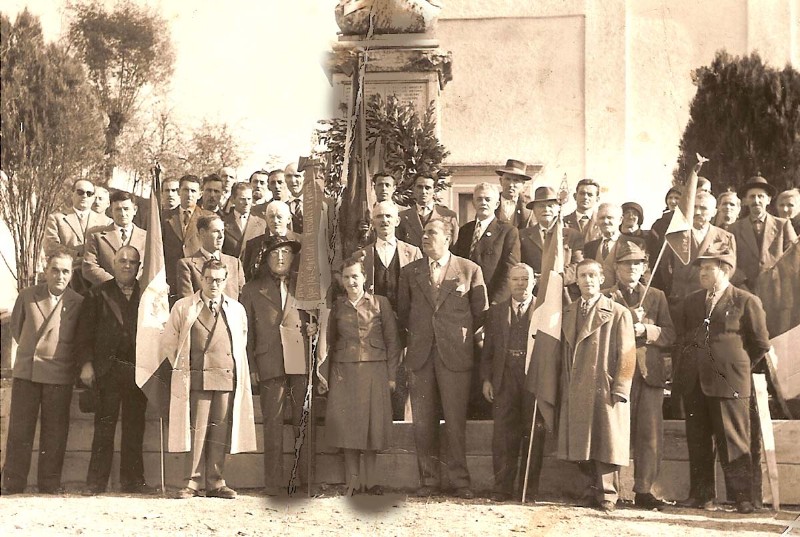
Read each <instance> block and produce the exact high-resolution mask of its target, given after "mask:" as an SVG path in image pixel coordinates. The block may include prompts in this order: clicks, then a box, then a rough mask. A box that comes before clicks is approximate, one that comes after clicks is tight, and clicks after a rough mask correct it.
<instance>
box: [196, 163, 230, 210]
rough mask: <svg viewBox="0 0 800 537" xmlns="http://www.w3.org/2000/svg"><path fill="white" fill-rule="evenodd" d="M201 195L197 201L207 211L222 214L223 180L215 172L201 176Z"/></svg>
mask: <svg viewBox="0 0 800 537" xmlns="http://www.w3.org/2000/svg"><path fill="white" fill-rule="evenodd" d="M202 188H203V196H202V197H201V198H200V200H199V201H198V203H199V204H200V206H201V207H203V209H205V210H206V211H208V212H211V213H214V214H217V215H220V216H222V215H223V214H225V213H224V211H223V207H222V196H223V194H224V192H225V181H223V180H222V177H220V176H219V175H217V174H216V173H212V174H210V175H206V176H205V177H203V183H202Z"/></svg>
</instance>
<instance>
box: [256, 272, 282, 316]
mask: <svg viewBox="0 0 800 537" xmlns="http://www.w3.org/2000/svg"><path fill="white" fill-rule="evenodd" d="M279 285H280V284H279V283H278V282H277V281H276V280H275V278H272V277H267V278H264V279H263V280H262V283H261V287H259V288H258V292H259V293H261V295H262V296H263V297H264V298H266V299H267V300H269V301H270V302H272V303H273V304H275V305H276V306H278V309H279V310H282V309H283V305H282V304H281V289H280V287H279Z"/></svg>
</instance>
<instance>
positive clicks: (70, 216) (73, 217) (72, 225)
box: [43, 179, 111, 293]
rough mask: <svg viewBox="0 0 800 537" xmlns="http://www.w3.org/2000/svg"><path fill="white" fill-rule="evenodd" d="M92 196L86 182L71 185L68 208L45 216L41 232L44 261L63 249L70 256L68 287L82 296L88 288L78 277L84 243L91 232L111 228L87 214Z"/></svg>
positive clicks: (100, 217)
mask: <svg viewBox="0 0 800 537" xmlns="http://www.w3.org/2000/svg"><path fill="white" fill-rule="evenodd" d="M94 196H95V188H94V185H93V184H92V183H91V182H90V181H87V180H85V179H80V180H78V181H75V183H74V184H73V185H72V207H71V208H70V209H69V210H67V211H64V212H60V213H55V214H51V215H50V216H48V217H47V224H46V225H45V229H44V243H43V244H44V255H45V257H46V256H48V255H50V253H51V252H53V251H54V248H56V247H57V246H58V245H61V246H64V247H66V248H67V249H69V251H70V252H71V253H72V256H73V263H74V265H75V266H74V267H73V268H74V274H73V276H72V279H71V280H70V283H69V286H70V287H71V288H72V289H74V290H75V291H77V292H79V293H83V292H84V291H86V290H87V289H89V287H90V286H91V284H90V283H89V282H87V281H86V280H84V279H83V275H82V274H81V267H82V266H83V254H84V251H85V250H86V241H87V240H88V239H89V235H90V234H91V233H92V232H93V231H95V230H96V229H98V228H101V227H104V226H108V225H109V224H111V219H110V218H109V217H107V216H106V215H104V214H98V213H96V212H94V211H92V210H91V206H92V199H93V198H94Z"/></svg>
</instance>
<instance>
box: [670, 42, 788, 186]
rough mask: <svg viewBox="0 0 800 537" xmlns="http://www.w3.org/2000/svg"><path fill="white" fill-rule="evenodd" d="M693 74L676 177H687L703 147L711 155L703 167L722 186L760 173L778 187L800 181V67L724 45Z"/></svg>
mask: <svg viewBox="0 0 800 537" xmlns="http://www.w3.org/2000/svg"><path fill="white" fill-rule="evenodd" d="M693 78H694V83H695V85H696V86H697V94H696V95H695V98H694V100H693V101H692V104H691V109H690V116H691V119H690V120H689V123H688V125H687V126H686V130H685V131H684V133H683V138H682V139H681V144H680V150H681V156H680V160H679V163H678V169H677V170H676V172H675V178H676V180H678V181H679V182H680V181H682V180H683V179H684V178H685V177H688V172H689V169H690V168H691V167H692V166H693V165H694V164H695V162H696V158H695V153H700V154H701V155H703V156H705V157H708V158H710V161H709V162H707V163H706V164H705V165H704V166H703V172H704V175H706V176H708V178H709V179H711V181H712V182H713V183H714V190H715V191H717V192H721V191H722V190H724V189H725V188H727V187H733V188H736V187H737V186H738V185H741V184H743V183H744V182H745V181H746V180H747V179H748V178H749V177H752V176H754V175H759V174H760V175H762V176H764V177H766V178H767V180H768V181H769V182H770V183H771V184H773V185H774V186H775V187H777V188H778V190H782V189H785V188H790V187H791V186H794V185H796V184H798V182H800V72H798V71H797V70H795V69H793V68H792V67H791V66H790V65H787V66H786V67H785V68H783V69H782V70H778V69H775V68H772V67H770V66H768V65H765V64H764V62H763V61H762V60H761V58H760V57H759V55H758V54H757V53H753V54H751V55H750V56H745V57H742V58H740V57H733V56H731V55H730V54H728V53H727V52H724V51H721V52H718V53H717V55H716V57H715V58H714V61H713V62H712V63H711V65H709V66H703V67H700V68H698V69H696V70H695V71H694V73H693Z"/></svg>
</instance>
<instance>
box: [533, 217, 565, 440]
mask: <svg viewBox="0 0 800 537" xmlns="http://www.w3.org/2000/svg"><path fill="white" fill-rule="evenodd" d="M553 227H554V228H555V229H554V231H553V232H552V233H550V234H549V235H548V237H547V239H546V240H545V245H544V252H543V256H542V275H541V276H540V279H539V282H538V292H537V295H536V303H535V305H534V310H533V312H532V313H531V316H530V329H529V330H528V333H529V334H530V337H529V338H528V349H527V353H526V361H525V373H526V377H525V388H526V389H527V390H528V391H530V392H532V393H534V394H535V395H536V401H537V404H538V409H539V412H541V414H542V417H543V418H544V421H545V423H546V424H547V428H548V429H549V430H551V431H552V430H554V426H555V409H556V398H557V396H558V380H559V378H558V377H559V365H560V362H561V319H562V317H563V305H564V230H563V226H562V223H561V219H560V218H559V220H558V221H557V222H556V224H555V225H554V226H553ZM534 337H535V340H534Z"/></svg>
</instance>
